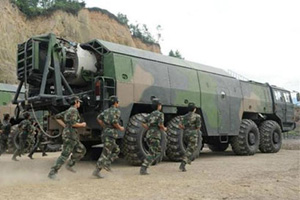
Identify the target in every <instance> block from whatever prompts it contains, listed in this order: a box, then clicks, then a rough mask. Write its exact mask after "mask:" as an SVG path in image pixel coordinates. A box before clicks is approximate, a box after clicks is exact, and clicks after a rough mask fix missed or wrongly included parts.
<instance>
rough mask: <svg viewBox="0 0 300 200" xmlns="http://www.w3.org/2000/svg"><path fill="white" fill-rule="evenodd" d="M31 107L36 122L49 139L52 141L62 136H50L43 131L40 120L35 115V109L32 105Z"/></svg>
mask: <svg viewBox="0 0 300 200" xmlns="http://www.w3.org/2000/svg"><path fill="white" fill-rule="evenodd" d="M30 106H31V110H32V113H33V116H34V119H35V121H36V122H37V124H38V126H39V128H40V130H41V131H42V133H43V134H44V135H46V136H47V137H49V138H51V139H54V138H58V137H59V136H61V133H58V134H57V135H49V134H48V133H47V132H46V131H45V130H44V129H43V127H42V126H41V124H40V122H39V121H38V119H37V117H36V115H35V111H34V109H33V106H32V103H31V104H30Z"/></svg>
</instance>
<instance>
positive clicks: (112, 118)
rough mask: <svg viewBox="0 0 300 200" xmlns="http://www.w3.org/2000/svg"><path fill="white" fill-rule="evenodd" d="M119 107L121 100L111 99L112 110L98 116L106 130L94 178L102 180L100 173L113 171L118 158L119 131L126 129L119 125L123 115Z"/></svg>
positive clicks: (99, 121) (102, 137) (103, 134)
mask: <svg viewBox="0 0 300 200" xmlns="http://www.w3.org/2000/svg"><path fill="white" fill-rule="evenodd" d="M118 107H119V100H118V97H117V96H111V97H110V108H108V109H106V110H104V111H103V112H102V113H101V114H100V115H98V117H97V120H98V123H99V124H100V126H101V127H102V128H103V129H104V130H103V133H102V136H101V139H102V142H103V143H104V147H103V150H102V153H101V156H100V158H99V159H98V161H97V164H96V169H95V170H94V172H93V176H96V177H97V178H102V176H101V175H100V171H101V170H102V169H105V170H106V171H111V169H110V165H111V163H112V162H113V161H114V160H115V159H117V158H118V155H119V153H120V148H119V146H118V145H117V144H116V139H117V138H118V133H117V130H120V131H124V127H122V126H121V125H120V124H119V118H120V115H121V112H120V110H119V109H118Z"/></svg>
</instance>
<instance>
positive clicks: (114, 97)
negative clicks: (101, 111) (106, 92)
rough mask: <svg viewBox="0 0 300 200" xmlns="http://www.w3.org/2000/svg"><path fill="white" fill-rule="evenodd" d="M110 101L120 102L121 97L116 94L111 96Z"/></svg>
mask: <svg viewBox="0 0 300 200" xmlns="http://www.w3.org/2000/svg"><path fill="white" fill-rule="evenodd" d="M109 101H110V103H115V102H119V98H118V97H117V96H115V95H113V96H110V97H109Z"/></svg>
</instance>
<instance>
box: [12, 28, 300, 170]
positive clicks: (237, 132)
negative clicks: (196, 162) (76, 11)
mask: <svg viewBox="0 0 300 200" xmlns="http://www.w3.org/2000/svg"><path fill="white" fill-rule="evenodd" d="M17 56H18V58H17V76H18V80H19V81H20V84H19V87H18V90H17V94H16V96H15V98H14V103H15V104H17V105H18V107H19V108H23V109H25V110H34V111H37V110H47V111H49V113H50V115H51V116H54V115H55V114H56V113H58V112H61V111H63V110H65V109H67V108H68V107H69V103H68V99H69V98H70V97H72V96H74V95H77V96H80V98H81V99H83V101H84V102H83V104H82V106H81V108H80V110H79V112H80V113H81V116H82V118H83V120H84V121H85V122H87V127H86V128H82V129H80V130H79V134H80V139H81V141H82V142H83V144H84V145H85V146H86V147H87V149H88V150H91V149H92V147H93V146H94V145H97V144H101V137H100V136H101V128H100V126H99V124H98V123H97V121H96V116H97V115H98V114H99V113H100V112H101V111H103V110H104V109H106V108H107V107H108V98H109V96H111V95H117V96H118V97H119V99H120V110H121V112H122V114H121V119H122V121H121V123H123V125H124V126H125V127H126V131H125V133H121V132H120V133H119V138H120V142H121V147H122V153H123V155H124V156H125V158H126V159H127V160H128V161H129V162H130V163H132V164H134V165H139V164H141V162H142V160H143V159H144V158H145V156H146V155H147V154H148V147H147V145H146V143H145V142H144V135H145V130H144V129H143V127H142V126H141V123H142V122H143V120H144V118H145V117H146V116H147V115H148V113H150V112H151V111H152V110H151V99H152V98H154V97H157V98H159V99H160V100H161V102H162V104H163V113H164V115H165V122H166V126H167V127H168V131H167V135H166V137H164V138H163V140H162V144H161V145H162V147H163V149H165V150H166V151H165V152H166V155H167V156H168V157H169V159H171V160H174V161H177V160H180V158H181V157H182V155H183V154H184V152H185V148H186V144H185V141H184V139H183V136H182V131H181V130H180V129H179V128H178V123H179V121H180V119H181V116H182V115H183V114H185V113H186V112H187V105H188V103H189V102H194V103H195V104H196V106H197V108H198V109H197V112H198V113H199V114H200V115H201V117H202V128H201V132H202V137H199V138H200V140H201V141H200V140H199V151H200V150H201V148H202V147H203V144H207V145H208V147H209V148H210V149H211V150H212V151H225V150H226V149H227V147H228V146H229V144H231V146H232V150H233V151H234V153H236V154H238V155H253V154H255V153H256V152H257V150H258V149H259V150H260V151H261V152H264V153H275V152H278V151H279V150H280V148H281V143H282V132H286V131H290V130H293V129H294V128H295V122H294V118H293V116H294V115H293V113H294V105H293V103H292V100H291V94H290V92H289V91H288V90H285V89H282V88H279V87H276V86H272V85H269V84H268V83H257V82H253V81H241V80H238V79H236V78H234V77H232V76H231V75H230V74H228V73H227V72H226V71H224V70H222V69H218V68H214V67H210V66H206V65H202V64H198V63H194V62H189V61H186V60H182V59H177V58H173V57H169V56H164V55H161V54H156V53H152V52H149V51H144V50H140V49H136V48H132V47H128V46H123V45H119V44H115V43H111V42H107V41H103V40H98V39H95V40H92V41H90V42H87V43H82V44H79V43H75V42H70V41H68V40H65V39H63V38H58V37H56V36H55V35H54V34H51V33H50V34H46V35H40V36H35V37H32V38H30V39H28V40H27V41H26V42H24V43H22V44H19V45H18V53H17ZM22 86H25V100H24V99H23V100H22V99H19V93H20V90H21V88H22ZM298 100H299V99H298ZM18 110H20V109H18ZM48 124H49V127H48V131H49V133H50V134H54V133H55V132H57V131H61V127H60V126H59V125H58V124H57V123H56V121H55V120H53V117H50V118H49V123H48ZM198 153H199V152H198ZM198 153H197V154H198ZM195 156H197V155H195ZM161 157H163V155H162V156H161ZM160 160H161V158H159V159H158V161H160Z"/></svg>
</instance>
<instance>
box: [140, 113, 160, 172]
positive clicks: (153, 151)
mask: <svg viewBox="0 0 300 200" xmlns="http://www.w3.org/2000/svg"><path fill="white" fill-rule="evenodd" d="M163 123H164V114H163V113H162V112H160V111H159V110H155V111H153V112H152V113H151V114H150V115H149V116H148V117H147V118H146V125H147V126H148V127H149V129H148V131H147V132H146V143H147V145H148V147H149V155H147V156H146V158H145V159H144V162H143V164H142V166H144V167H146V168H148V167H149V165H151V164H152V162H153V161H155V160H156V159H157V158H158V157H159V156H160V155H161V137H162V134H164V133H163V131H162V130H161V129H160V127H159V125H160V124H163Z"/></svg>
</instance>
